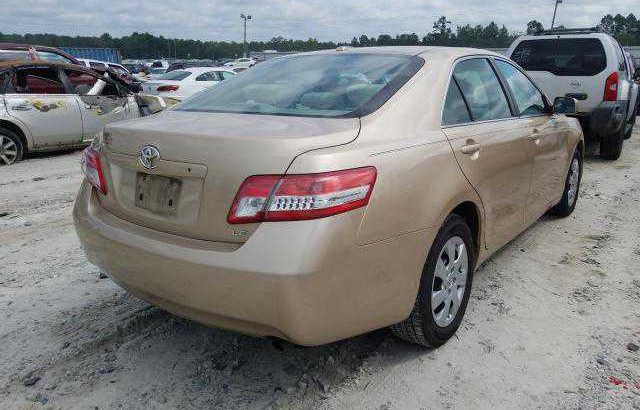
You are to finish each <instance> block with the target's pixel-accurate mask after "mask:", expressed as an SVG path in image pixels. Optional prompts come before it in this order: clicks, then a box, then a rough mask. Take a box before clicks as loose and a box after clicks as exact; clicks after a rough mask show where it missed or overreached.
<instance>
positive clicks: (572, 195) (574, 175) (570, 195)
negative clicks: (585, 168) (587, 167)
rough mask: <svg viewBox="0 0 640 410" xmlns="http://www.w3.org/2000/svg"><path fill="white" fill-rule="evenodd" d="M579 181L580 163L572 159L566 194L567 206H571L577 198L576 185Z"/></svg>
mask: <svg viewBox="0 0 640 410" xmlns="http://www.w3.org/2000/svg"><path fill="white" fill-rule="evenodd" d="M579 181H580V161H578V158H574V159H573V161H571V168H569V191H568V192H567V202H568V204H569V206H573V203H574V202H575V201H576V198H577V196H578V183H579Z"/></svg>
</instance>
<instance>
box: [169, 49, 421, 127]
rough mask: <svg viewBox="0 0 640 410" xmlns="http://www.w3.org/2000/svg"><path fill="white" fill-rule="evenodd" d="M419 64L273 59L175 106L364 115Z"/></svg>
mask: <svg viewBox="0 0 640 410" xmlns="http://www.w3.org/2000/svg"><path fill="white" fill-rule="evenodd" d="M423 63H424V60H422V59H421V58H418V57H410V56H404V55H380V54H357V53H350V54H337V53H336V54H316V55H304V56H295V57H285V58H275V59H272V60H270V61H268V62H265V63H262V64H259V65H257V66H256V67H254V68H252V69H251V70H248V71H247V72H245V73H243V74H242V75H240V76H237V77H235V78H232V79H230V80H228V81H225V82H223V83H222V84H220V85H219V86H217V87H214V88H211V89H209V90H207V91H205V92H203V93H200V94H197V95H196V96H194V97H193V98H191V99H188V100H186V101H185V102H184V103H182V104H180V105H178V106H177V107H176V108H175V109H176V110H178V111H205V112H230V113H243V114H273V115H294V116H321V117H337V116H353V115H365V114H368V113H370V112H372V111H375V110H376V109H377V108H378V107H379V106H380V105H382V104H383V103H384V102H385V101H386V100H387V99H389V98H390V97H391V95H393V94H394V93H395V91H397V90H398V89H399V88H400V87H401V86H402V85H403V84H404V83H405V82H406V81H407V80H408V79H409V78H410V77H411V76H413V74H415V72H416V71H417V70H418V69H419V68H420V67H421V66H422V64H423ZM365 107H366V108H365ZM356 110H359V111H360V112H358V113H356ZM364 111H366V112H364Z"/></svg>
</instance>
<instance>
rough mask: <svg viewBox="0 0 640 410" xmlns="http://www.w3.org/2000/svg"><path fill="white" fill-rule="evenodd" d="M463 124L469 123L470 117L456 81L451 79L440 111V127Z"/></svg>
mask: <svg viewBox="0 0 640 410" xmlns="http://www.w3.org/2000/svg"><path fill="white" fill-rule="evenodd" d="M465 122H471V115H469V110H468V109H467V104H466V103H465V102H464V98H462V94H461V93H460V88H459V87H458V84H457V83H456V80H455V79H453V78H452V79H451V83H450V84H449V91H447V99H446V100H445V102H444V109H443V111H442V125H455V124H464V123H465Z"/></svg>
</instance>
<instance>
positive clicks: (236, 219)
mask: <svg viewBox="0 0 640 410" xmlns="http://www.w3.org/2000/svg"><path fill="white" fill-rule="evenodd" d="M376 175H377V172H376V169H375V168H374V167H365V168H356V169H348V170H344V171H334V172H323V173H320V174H304V175H284V176H279V175H257V176H252V177H249V178H247V179H246V180H245V181H244V182H243V183H242V185H241V186H240V190H239V191H238V194H237V195H236V198H235V199H234V201H233V205H232V206H231V210H230V211H229V216H228V217H227V221H228V222H229V223H230V224H242V223H250V222H273V221H301V220H306V219H316V218H324V217H327V216H331V215H336V214H340V213H343V212H347V211H350V210H352V209H356V208H361V207H363V206H365V205H367V204H368V203H369V198H370V197H371V192H372V191H373V185H374V184H375V182H376Z"/></svg>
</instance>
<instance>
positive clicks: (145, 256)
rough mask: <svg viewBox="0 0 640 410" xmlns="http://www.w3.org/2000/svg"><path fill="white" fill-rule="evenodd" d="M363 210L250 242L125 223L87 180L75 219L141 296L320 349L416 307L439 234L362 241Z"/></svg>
mask: <svg viewBox="0 0 640 410" xmlns="http://www.w3.org/2000/svg"><path fill="white" fill-rule="evenodd" d="M363 213H364V210H357V211H352V212H348V213H345V214H341V215H337V216H336V217H332V218H325V219H319V220H315V221H299V222H283V223H263V224H261V225H260V227H259V228H258V229H257V230H256V231H255V232H254V233H253V235H252V236H251V237H250V238H249V240H248V241H247V242H246V243H244V244H242V245H240V244H229V243H216V242H208V241H199V240H193V239H188V238H183V237H179V236H175V235H170V234H165V233H162V232H158V231H155V230H152V229H148V228H144V227H141V226H138V225H134V224H131V223H129V222H127V221H124V220H122V219H119V218H117V217H116V216H114V215H112V214H110V213H109V212H107V211H105V210H104V209H103V208H102V207H101V206H100V204H99V200H98V198H97V194H96V193H95V192H93V190H92V189H91V188H90V187H89V186H88V185H87V183H86V182H85V183H83V185H82V188H81V190H80V192H79V194H78V198H77V201H76V205H75V208H74V222H75V225H76V231H77V233H78V236H79V238H80V242H81V244H82V247H83V248H84V250H85V252H86V254H87V256H88V258H89V260H90V261H91V262H92V263H94V264H95V265H97V266H99V267H101V268H102V269H103V270H104V271H105V272H106V273H107V274H108V275H109V276H110V277H111V278H112V279H113V280H114V281H115V282H116V283H118V284H119V285H120V286H122V287H123V288H125V289H127V290H129V291H130V292H131V293H133V294H135V295H136V296H138V297H140V298H142V299H145V300H147V301H149V302H150V303H152V304H154V305H157V306H159V307H162V308H164V309H166V310H168V311H170V312H172V313H174V314H177V315H179V316H183V317H187V318H190V319H193V320H196V321H198V322H201V323H204V324H207V325H212V326H216V327H223V328H228V329H232V330H236V331H240V332H243V333H248V334H253V335H259V336H275V337H279V338H283V339H286V340H289V341H291V342H293V343H297V344H302V345H318V344H324V343H329V342H333V341H336V340H339V339H343V338H346V337H351V336H354V335H357V334H361V333H365V332H368V331H370V330H374V329H377V328H381V327H385V326H388V325H390V324H393V323H397V322H399V321H401V320H403V319H405V318H406V317H407V316H408V315H409V312H410V311H411V309H412V307H413V303H414V301H415V296H416V293H417V289H418V285H419V281H420V274H421V271H422V266H423V264H424V261H425V259H426V253H427V250H428V248H429V246H430V245H431V242H432V241H433V238H434V236H435V234H436V232H435V230H432V229H428V230H421V231H418V232H414V233H411V234H405V235H401V236H398V237H394V238H391V239H388V240H384V241H380V242H376V243H373V244H369V245H365V246H359V245H357V232H358V227H359V225H360V221H361V220H362V216H363Z"/></svg>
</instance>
